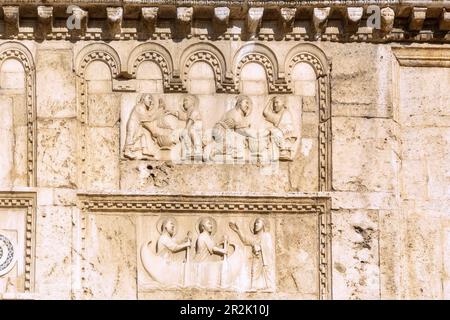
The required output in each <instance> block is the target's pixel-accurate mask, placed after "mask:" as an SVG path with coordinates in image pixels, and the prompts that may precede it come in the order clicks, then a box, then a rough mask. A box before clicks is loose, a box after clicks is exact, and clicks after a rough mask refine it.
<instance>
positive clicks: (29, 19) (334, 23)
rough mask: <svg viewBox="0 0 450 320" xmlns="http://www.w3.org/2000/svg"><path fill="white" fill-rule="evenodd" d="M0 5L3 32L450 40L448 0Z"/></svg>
mask: <svg viewBox="0 0 450 320" xmlns="http://www.w3.org/2000/svg"><path fill="white" fill-rule="evenodd" d="M0 4H1V5H2V12H0V17H1V18H2V19H1V20H0V38H3V39H18V40H24V39H35V38H36V39H66V40H69V39H70V40H78V39H83V40H102V39H103V40H129V39H139V40H145V39H171V38H190V37H199V38H201V39H202V38H203V39H210V38H211V39H225V40H249V39H257V40H265V41H271V40H297V41H298V40H305V41H314V40H323V41H338V42H352V41H357V42H436V43H443V42H446V43H448V42H450V32H449V31H450V1H447V0H443V1H401V0H382V1H367V0H366V1H364V0H353V1H351V0H343V1H327V0H322V1H321V0H315V1H304V0H302V1H299V0H294V1H276V0H275V1H251V0H247V1H236V0H227V1H224V0H218V1H214V0H197V1H196V0H172V1H170V0H169V1H167V0H116V1H109V0H107V1H64V0H63V1H61V0H47V1H39V2H36V1H29V0H24V1H4V0H0ZM69 5H76V6H79V7H80V8H81V9H79V10H81V11H80V12H81V13H82V15H83V20H82V21H81V28H78V29H77V30H69V29H68V28H67V27H66V23H65V22H66V21H67V19H68V17H69V16H70V15H71V14H70V13H67V7H68V6H69ZM369 6H377V8H378V9H379V11H378V12H380V19H379V20H380V23H379V26H378V27H372V26H370V25H369V24H368V23H367V22H368V20H369V19H371V17H373V12H374V11H373V7H372V8H371V7H369ZM69 12H70V11H69ZM80 12H77V13H74V15H75V14H76V15H80ZM210 26H212V28H211V27H210Z"/></svg>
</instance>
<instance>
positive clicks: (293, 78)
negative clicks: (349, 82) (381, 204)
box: [285, 44, 331, 191]
mask: <svg viewBox="0 0 450 320" xmlns="http://www.w3.org/2000/svg"><path fill="white" fill-rule="evenodd" d="M330 69H331V63H330V61H329V59H328V58H327V57H326V55H325V53H324V52H323V51H322V50H321V49H320V48H318V47H317V46H315V45H312V44H300V45H297V46H295V47H294V48H292V49H291V50H290V51H289V52H288V54H287V55H286V60H285V72H286V80H287V83H288V85H289V86H290V88H291V90H292V92H293V94H294V95H295V96H298V97H299V98H300V99H301V108H302V131H301V136H302V141H301V145H300V150H301V153H302V155H303V156H304V157H305V158H306V159H307V160H308V161H306V162H305V166H303V167H302V168H300V171H301V172H300V175H305V176H306V175H308V176H311V175H312V174H314V172H315V174H314V175H315V176H317V179H313V180H310V181H311V183H310V184H308V185H307V186H303V185H301V186H300V187H299V188H300V189H301V188H308V189H317V190H319V191H327V190H330V189H331V107H330V80H329V73H330ZM316 159H317V160H316ZM316 181H317V185H316ZM300 184H301V183H300Z"/></svg>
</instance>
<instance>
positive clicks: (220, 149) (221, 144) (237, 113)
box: [210, 95, 255, 160]
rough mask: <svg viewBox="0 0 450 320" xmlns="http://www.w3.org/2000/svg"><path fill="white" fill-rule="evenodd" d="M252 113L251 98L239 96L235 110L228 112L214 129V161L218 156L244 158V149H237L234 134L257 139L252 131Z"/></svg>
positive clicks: (212, 155) (212, 156) (212, 157)
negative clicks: (250, 119) (250, 120)
mask: <svg viewBox="0 0 450 320" xmlns="http://www.w3.org/2000/svg"><path fill="white" fill-rule="evenodd" d="M251 112H252V101H251V100H250V98H249V97H247V96H244V95H241V96H238V97H237V100H236V104H235V106H234V108H233V109H231V110H229V111H228V112H226V113H225V115H224V116H223V117H222V119H221V120H220V121H219V122H217V123H216V124H215V125H214V127H213V129H212V138H213V140H214V142H215V147H214V149H213V150H212V152H211V155H210V158H211V159H212V160H213V159H214V157H215V156H216V155H232V157H233V158H235V159H238V158H242V157H243V154H242V149H241V150H239V148H236V147H237V146H236V144H235V142H234V139H233V134H234V133H237V134H239V135H241V136H243V137H253V138H255V134H254V133H253V132H252V131H251V129H250V126H251V125H250V122H249V118H250V114H251Z"/></svg>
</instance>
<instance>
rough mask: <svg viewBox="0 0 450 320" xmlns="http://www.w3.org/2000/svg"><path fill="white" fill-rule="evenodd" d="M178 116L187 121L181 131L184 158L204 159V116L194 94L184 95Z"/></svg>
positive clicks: (182, 155)
mask: <svg viewBox="0 0 450 320" xmlns="http://www.w3.org/2000/svg"><path fill="white" fill-rule="evenodd" d="M175 114H176V116H177V118H178V119H179V120H182V121H185V127H184V129H183V131H182V133H181V136H180V140H181V142H182V148H181V157H182V159H186V160H187V159H199V160H201V159H202V156H203V144H202V117H201V114H200V111H199V109H198V99H197V97H195V96H193V95H190V94H189V95H186V96H184V97H183V104H182V106H181V108H180V110H179V111H177V112H176V113H175Z"/></svg>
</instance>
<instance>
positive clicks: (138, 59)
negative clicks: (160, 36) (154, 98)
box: [126, 42, 173, 91]
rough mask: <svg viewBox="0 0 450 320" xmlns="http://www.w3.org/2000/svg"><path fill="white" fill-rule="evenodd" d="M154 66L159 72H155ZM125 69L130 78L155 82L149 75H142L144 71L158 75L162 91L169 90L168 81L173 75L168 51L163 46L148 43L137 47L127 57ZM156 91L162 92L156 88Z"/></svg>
mask: <svg viewBox="0 0 450 320" xmlns="http://www.w3.org/2000/svg"><path fill="white" fill-rule="evenodd" d="M150 62H151V63H150ZM154 64H156V65H157V66H158V69H159V71H156V68H155V67H154ZM149 66H151V67H150V68H151V69H148V68H149ZM126 67H127V70H126V71H127V73H128V74H129V75H130V76H131V78H136V79H138V78H139V79H146V80H156V79H155V78H151V76H150V75H149V74H147V75H144V73H145V72H146V70H148V71H155V72H157V74H158V75H159V74H161V77H160V78H161V80H162V87H163V90H169V87H170V79H171V77H172V74H173V61H172V56H171V55H170V53H169V51H167V49H166V48H164V47H163V46H161V45H159V44H156V43H150V42H149V43H143V44H140V45H138V46H137V47H136V48H134V49H133V50H132V51H131V53H130V55H129V56H128V61H127V65H126ZM138 73H139V75H138ZM158 79H159V77H158ZM158 91H162V90H160V88H158Z"/></svg>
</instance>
